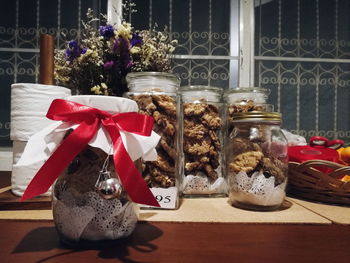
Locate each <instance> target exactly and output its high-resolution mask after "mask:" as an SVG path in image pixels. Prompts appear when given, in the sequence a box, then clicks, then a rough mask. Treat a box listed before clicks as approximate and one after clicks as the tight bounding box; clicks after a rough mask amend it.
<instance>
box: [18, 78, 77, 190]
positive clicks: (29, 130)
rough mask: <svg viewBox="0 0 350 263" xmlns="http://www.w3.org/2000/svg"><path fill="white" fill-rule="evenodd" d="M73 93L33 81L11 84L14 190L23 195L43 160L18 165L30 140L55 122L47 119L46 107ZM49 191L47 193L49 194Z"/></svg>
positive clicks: (62, 88)
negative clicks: (55, 100) (33, 82)
mask: <svg viewBox="0 0 350 263" xmlns="http://www.w3.org/2000/svg"><path fill="white" fill-rule="evenodd" d="M70 95H71V91H70V90H69V89H67V88H64V87H60V86H54V85H42V84H32V83H16V84H13V85H12V86H11V139H12V140H13V141H14V142H13V162H12V175H11V189H12V192H13V193H14V194H15V195H18V196H22V195H23V193H24V190H25V189H26V187H27V185H28V183H29V182H30V181H31V179H32V178H33V176H34V175H35V173H36V171H37V170H38V169H39V168H40V167H41V166H42V165H43V162H40V163H35V164H32V165H28V166H20V167H19V166H17V165H16V164H17V162H18V160H19V159H20V157H21V155H22V153H23V150H24V148H25V145H26V143H27V140H28V139H29V137H30V136H32V135H33V134H34V133H36V132H38V131H40V130H41V129H43V128H44V127H46V126H47V125H49V124H51V123H52V122H53V121H51V120H49V119H47V118H46V113H47V110H48V108H49V106H50V104H51V102H52V101H53V100H54V99H64V98H66V97H68V96H70ZM50 194H51V193H50V191H49V192H47V193H46V194H45V195H50Z"/></svg>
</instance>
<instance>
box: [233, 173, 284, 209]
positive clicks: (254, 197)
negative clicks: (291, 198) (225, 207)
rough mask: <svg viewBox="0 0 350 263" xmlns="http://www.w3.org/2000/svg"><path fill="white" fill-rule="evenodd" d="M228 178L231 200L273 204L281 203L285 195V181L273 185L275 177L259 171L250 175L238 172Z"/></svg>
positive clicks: (255, 203) (266, 204)
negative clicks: (266, 175) (267, 176)
mask: <svg viewBox="0 0 350 263" xmlns="http://www.w3.org/2000/svg"><path fill="white" fill-rule="evenodd" d="M230 179H231V180H230V189H231V190H230V199H231V201H234V200H236V201H239V202H242V203H248V204H254V205H262V206H274V205H278V204H281V203H282V202H283V199H284V198H285V195H286V194H285V188H286V185H287V182H286V181H285V182H284V183H282V184H279V185H277V186H275V177H273V176H271V177H269V178H266V177H265V176H264V174H263V173H261V172H255V173H254V174H253V175H252V176H251V177H249V176H248V175H247V174H246V173H245V172H239V173H238V174H235V175H232V176H231V178H230Z"/></svg>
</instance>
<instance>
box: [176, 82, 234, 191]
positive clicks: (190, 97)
mask: <svg viewBox="0 0 350 263" xmlns="http://www.w3.org/2000/svg"><path fill="white" fill-rule="evenodd" d="M222 93H223V89H222V88H219V87H213V86H187V87H182V88H181V114H182V136H181V137H182V142H181V145H182V152H183V155H182V173H183V181H182V194H183V195H184V196H186V197H191V196H223V195H226V191H227V183H226V180H225V176H224V173H223V155H222V153H223V150H222V148H223V143H222V141H223V133H222V131H223V119H222V116H223V103H222Z"/></svg>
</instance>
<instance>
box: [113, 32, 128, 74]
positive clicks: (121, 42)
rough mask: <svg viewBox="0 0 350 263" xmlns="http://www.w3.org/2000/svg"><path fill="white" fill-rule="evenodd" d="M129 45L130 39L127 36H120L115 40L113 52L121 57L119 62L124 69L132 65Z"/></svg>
mask: <svg viewBox="0 0 350 263" xmlns="http://www.w3.org/2000/svg"><path fill="white" fill-rule="evenodd" d="M129 47H130V45H129V41H128V40H126V39H125V38H122V37H118V38H117V39H116V40H115V41H114V45H113V52H114V53H115V54H116V55H117V56H118V57H119V64H120V65H121V67H122V68H124V69H128V68H130V67H131V66H132V61H131V56H130V52H129Z"/></svg>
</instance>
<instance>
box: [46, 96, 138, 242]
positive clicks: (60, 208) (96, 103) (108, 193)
mask: <svg viewBox="0 0 350 263" xmlns="http://www.w3.org/2000/svg"><path fill="white" fill-rule="evenodd" d="M67 99H68V100H70V101H74V102H77V103H80V104H83V105H87V106H90V107H93V108H98V109H100V110H104V111H108V112H110V113H117V112H126V111H134V112H135V111H137V105H136V103H135V102H133V101H131V100H128V99H125V98H117V97H106V96H90V95H85V96H72V97H69V98H67ZM70 132H71V130H68V131H67V132H66V136H67V135H68V134H69V133H70ZM135 165H136V167H138V166H137V161H135ZM52 212H53V220H54V224H55V226H56V229H57V232H58V234H59V236H60V239H61V240H62V241H63V242H64V243H67V244H69V245H79V246H80V245H83V246H84V245H89V244H91V242H94V241H99V240H111V239H112V240H113V239H118V238H122V237H126V236H129V235H130V234H131V233H132V231H133V230H134V228H135V227H136V223H137V212H138V210H137V206H136V205H134V203H132V202H131V201H129V197H128V195H127V193H126V192H125V190H124V189H123V187H122V186H121V184H120V182H119V177H118V175H117V174H116V172H115V170H114V164H113V156H112V155H107V153H106V152H105V151H103V150H101V149H100V148H97V147H92V146H90V145H87V146H86V147H85V149H84V150H83V151H81V152H80V153H79V154H78V155H77V156H76V157H75V158H74V160H73V161H72V162H71V163H70V165H69V166H68V167H67V168H66V169H65V170H64V171H63V172H62V173H61V174H60V176H59V177H58V179H57V180H56V182H55V184H54V185H53V191H52Z"/></svg>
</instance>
